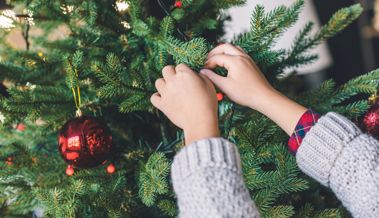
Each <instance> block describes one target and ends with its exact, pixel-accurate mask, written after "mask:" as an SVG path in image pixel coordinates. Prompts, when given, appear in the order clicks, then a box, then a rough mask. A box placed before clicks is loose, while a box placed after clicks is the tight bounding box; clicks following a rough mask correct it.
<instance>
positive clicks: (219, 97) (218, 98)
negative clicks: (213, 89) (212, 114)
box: [217, 93, 224, 101]
mask: <svg viewBox="0 0 379 218" xmlns="http://www.w3.org/2000/svg"><path fill="white" fill-rule="evenodd" d="M223 98H224V95H223V94H221V93H217V100H219V101H221V100H222V99H223Z"/></svg>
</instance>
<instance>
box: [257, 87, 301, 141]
mask: <svg viewBox="0 0 379 218" xmlns="http://www.w3.org/2000/svg"><path fill="white" fill-rule="evenodd" d="M252 108H253V109H255V110H257V111H259V112H261V113H262V114H264V115H266V116H267V117H269V118H270V119H271V120H273V121H274V122H275V123H276V124H278V125H279V126H280V127H281V128H282V129H283V130H284V131H285V132H286V133H287V134H288V135H291V134H292V133H293V130H294V129H295V126H296V124H297V122H298V121H299V119H300V117H301V116H302V115H303V114H304V113H305V112H306V111H307V109H306V108H305V107H303V106H301V105H299V104H297V103H296V102H294V101H292V100H290V99H288V98H287V97H286V96H284V95H282V94H281V93H279V92H277V91H276V90H274V89H272V90H271V91H269V92H267V93H266V94H265V95H264V96H262V98H261V102H260V104H259V105H257V106H254V107H252Z"/></svg>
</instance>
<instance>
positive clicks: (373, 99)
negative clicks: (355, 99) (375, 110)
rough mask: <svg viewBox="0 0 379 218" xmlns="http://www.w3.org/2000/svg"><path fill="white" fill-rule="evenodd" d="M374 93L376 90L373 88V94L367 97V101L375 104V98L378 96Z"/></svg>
mask: <svg viewBox="0 0 379 218" xmlns="http://www.w3.org/2000/svg"><path fill="white" fill-rule="evenodd" d="M376 94H377V92H376V90H375V92H374V94H372V95H371V96H370V97H369V98H368V102H369V103H370V104H375V103H376V100H377V98H378V96H377V95H376Z"/></svg>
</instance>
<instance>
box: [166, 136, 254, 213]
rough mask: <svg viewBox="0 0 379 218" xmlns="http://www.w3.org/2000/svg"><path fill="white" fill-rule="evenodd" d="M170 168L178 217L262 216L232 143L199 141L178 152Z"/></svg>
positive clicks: (220, 139) (222, 140)
mask: <svg viewBox="0 0 379 218" xmlns="http://www.w3.org/2000/svg"><path fill="white" fill-rule="evenodd" d="M171 169H172V170H171V175H172V182H173V185H174V191H175V194H176V195H177V198H178V205H179V217H209V216H212V217H241V218H242V217H252V218H253V217H254V218H256V217H259V213H258V210H257V209H256V207H255V205H254V202H253V200H252V199H251V198H250V195H249V192H248V190H247V188H246V186H245V183H244V179H243V175H242V170H241V160H240V155H239V153H238V149H237V147H236V146H235V145H234V144H233V143H231V142H229V141H227V140H225V139H222V138H210V139H203V140H200V141H196V142H194V143H192V144H190V145H189V146H186V147H184V148H183V149H182V150H181V151H180V152H179V153H178V154H177V155H176V156H175V158H174V162H173V164H172V168H171Z"/></svg>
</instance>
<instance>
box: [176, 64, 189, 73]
mask: <svg viewBox="0 0 379 218" xmlns="http://www.w3.org/2000/svg"><path fill="white" fill-rule="evenodd" d="M175 71H176V72H177V73H184V72H192V69H191V68H190V67H189V66H187V65H185V64H179V65H178V66H176V67H175Z"/></svg>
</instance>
